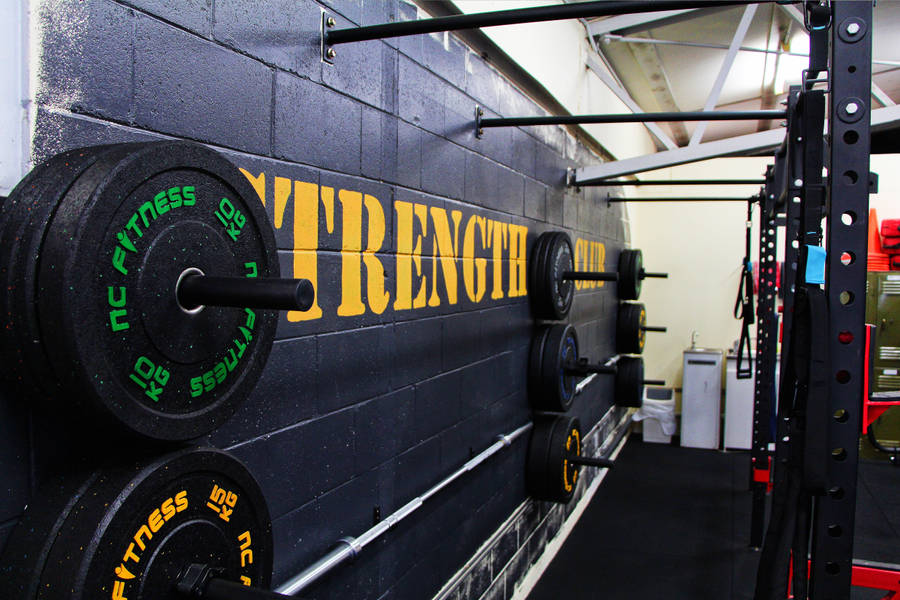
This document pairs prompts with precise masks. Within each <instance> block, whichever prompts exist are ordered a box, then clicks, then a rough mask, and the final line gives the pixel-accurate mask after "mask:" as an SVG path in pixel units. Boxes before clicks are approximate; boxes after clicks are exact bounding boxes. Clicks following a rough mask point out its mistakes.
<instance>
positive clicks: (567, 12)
mask: <svg viewBox="0 0 900 600" xmlns="http://www.w3.org/2000/svg"><path fill="white" fill-rule="evenodd" d="M758 1H762V2H773V1H775V0H653V1H649V0H644V1H640V2H636V1H630V2H629V1H618V2H611V1H605V0H604V1H602V2H579V3H575V4H556V5H551V6H536V7H533V8H517V9H510V10H498V11H493V12H483V13H474V14H470V15H453V16H449V17H437V18H434V19H419V20H415V21H401V22H398V23H382V24H380V25H368V26H366V27H348V28H346V29H333V30H330V31H326V32H325V44H326V45H329V46H331V45H334V44H346V43H348V42H363V41H366V40H379V39H382V38H389V37H402V36H406V35H416V34H421V33H434V32H437V31H457V30H459V29H477V28H479V27H495V26H497V25H515V24H518V23H537V22H541V21H560V20H563V19H583V18H588V17H603V16H608V15H621V14H626V13H645V12H655V11H660V10H677V9H681V8H713V7H717V6H741V5H745V4H756V3H758Z"/></svg>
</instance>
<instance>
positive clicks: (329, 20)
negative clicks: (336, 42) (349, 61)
mask: <svg viewBox="0 0 900 600" xmlns="http://www.w3.org/2000/svg"><path fill="white" fill-rule="evenodd" d="M335 25H337V19H335V17H334V15H332V14H330V13H329V12H328V11H326V10H323V11H322V22H321V24H320V27H319V47H320V49H321V51H322V62H325V63H328V64H329V65H333V64H334V57H335V56H337V50H335V48H334V46H333V45H332V44H329V43H328V34H327V32H328V31H329V30H330V29H334V27H335Z"/></svg>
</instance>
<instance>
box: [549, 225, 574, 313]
mask: <svg viewBox="0 0 900 600" xmlns="http://www.w3.org/2000/svg"><path fill="white" fill-rule="evenodd" d="M574 256H575V253H574V251H573V249H572V241H571V240H570V239H569V236H568V234H566V233H563V232H561V231H557V232H555V233H554V235H553V238H551V239H550V241H549V243H548V245H547V264H546V267H545V271H544V273H546V276H547V283H548V286H547V287H548V295H547V299H548V303H549V307H550V311H551V313H552V316H550V317H549V318H552V319H554V320H560V319H564V318H566V315H568V314H569V310H570V309H571V308H572V301H573V300H574V299H575V282H574V281H572V280H571V279H563V278H562V274H563V273H565V272H566V271H573V270H574V268H575V258H574Z"/></svg>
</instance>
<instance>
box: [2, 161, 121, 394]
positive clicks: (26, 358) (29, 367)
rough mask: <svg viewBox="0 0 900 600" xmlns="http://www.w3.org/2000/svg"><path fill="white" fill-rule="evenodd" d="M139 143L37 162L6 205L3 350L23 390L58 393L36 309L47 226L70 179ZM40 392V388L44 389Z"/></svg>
mask: <svg viewBox="0 0 900 600" xmlns="http://www.w3.org/2000/svg"><path fill="white" fill-rule="evenodd" d="M134 147H136V145H135V144H118V145H108V146H94V147H91V148H80V149H77V150H70V151H68V152H64V153H62V154H58V155H56V156H54V157H52V158H50V159H48V160H47V161H45V162H44V163H42V164H40V165H38V166H37V167H35V168H34V169H32V171H31V172H30V173H29V174H28V175H27V176H26V178H25V179H23V180H22V182H21V183H20V184H19V185H18V186H16V189H15V190H13V192H12V193H11V194H10V197H9V203H8V204H7V205H6V206H5V207H4V213H5V214H7V216H8V220H7V221H6V225H5V227H4V229H3V237H2V241H0V271H2V273H0V277H2V281H3V287H2V290H0V305H2V309H0V310H2V314H3V315H4V316H5V318H6V327H4V328H3V334H4V337H3V339H2V344H0V345H2V348H3V350H2V352H3V354H2V356H3V357H4V362H5V364H7V365H9V366H10V367H11V368H10V369H9V373H10V375H11V376H12V378H13V379H14V380H15V381H16V383H17V385H19V387H20V388H22V391H34V390H40V391H41V392H43V393H47V394H55V393H56V392H58V388H56V387H55V379H54V376H53V374H52V370H51V369H50V366H49V364H48V359H47V354H46V352H45V350H44V348H43V344H42V343H41V335H40V329H39V325H38V317H37V310H36V305H35V304H36V286H35V285H34V282H35V279H36V271H37V263H38V260H39V256H40V247H41V243H42V241H43V237H44V232H45V230H46V227H47V224H48V222H49V221H50V218H51V217H52V215H53V213H54V211H55V209H56V207H57V206H58V204H59V202H60V200H61V199H62V198H63V197H64V196H65V194H66V192H67V191H68V190H69V188H70V187H71V185H72V184H73V183H74V182H75V181H76V180H77V178H78V177H79V176H80V175H81V173H83V172H84V170H85V169H87V168H88V167H90V165H92V164H93V163H94V162H96V160H97V159H98V158H99V157H100V156H101V155H103V154H105V153H111V152H117V151H118V152H123V151H127V150H128V149H129V148H134ZM39 395H40V394H39Z"/></svg>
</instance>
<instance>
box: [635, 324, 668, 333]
mask: <svg viewBox="0 0 900 600" xmlns="http://www.w3.org/2000/svg"><path fill="white" fill-rule="evenodd" d="M641 331H659V332H660V333H665V332H666V331H668V328H667V327H657V326H655V325H641Z"/></svg>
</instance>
